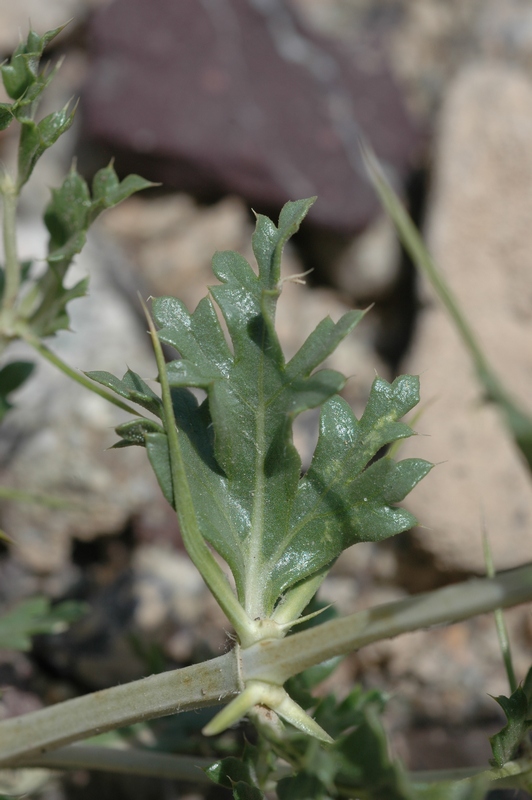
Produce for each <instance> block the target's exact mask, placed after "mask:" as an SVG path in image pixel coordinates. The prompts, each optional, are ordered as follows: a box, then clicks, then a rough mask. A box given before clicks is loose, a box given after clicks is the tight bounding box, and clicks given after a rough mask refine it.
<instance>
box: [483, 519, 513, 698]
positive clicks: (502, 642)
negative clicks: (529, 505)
mask: <svg viewBox="0 0 532 800" xmlns="http://www.w3.org/2000/svg"><path fill="white" fill-rule="evenodd" d="M482 545H483V550H484V562H485V564H486V575H487V576H488V578H494V577H495V566H494V564H493V556H492V552H491V547H490V543H489V539H488V534H487V531H486V529H485V527H484V530H483V531H482ZM493 615H494V617H495V627H496V629H497V638H498V639H499V647H500V648H501V653H502V660H503V661H504V667H505V669H506V675H507V677H508V684H509V686H510V694H513V693H514V692H515V690H516V689H517V680H516V678H515V670H514V665H513V660H512V651H511V649H510V640H509V638H508V631H507V629H506V623H505V621H504V614H503V612H502V608H496V609H495V610H494V612H493Z"/></svg>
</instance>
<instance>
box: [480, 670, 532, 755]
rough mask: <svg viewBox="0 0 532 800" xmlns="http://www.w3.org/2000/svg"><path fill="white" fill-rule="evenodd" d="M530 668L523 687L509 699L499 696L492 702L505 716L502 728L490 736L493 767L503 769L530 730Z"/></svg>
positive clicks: (531, 717) (531, 703)
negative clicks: (504, 723) (494, 702)
mask: <svg viewBox="0 0 532 800" xmlns="http://www.w3.org/2000/svg"><path fill="white" fill-rule="evenodd" d="M531 683H532V668H531V669H530V670H529V672H528V675H527V678H526V680H525V684H524V686H519V687H518V688H517V689H516V690H515V692H513V693H512V694H511V696H510V697H504V695H500V696H499V697H495V698H494V700H495V701H496V702H497V703H498V704H499V705H500V707H501V708H502V710H503V711H504V714H505V716H506V720H507V723H506V725H505V726H504V728H503V729H502V730H501V731H499V732H498V733H496V734H494V736H490V744H491V750H492V753H493V758H492V760H491V762H492V764H493V765H494V766H495V767H499V768H500V767H503V766H504V765H505V764H506V762H507V761H511V760H512V759H513V758H515V756H516V755H517V753H518V751H519V748H520V747H521V745H522V743H523V741H524V740H525V738H526V737H527V736H528V732H529V731H530V729H531V728H532V692H531V691H530V688H531Z"/></svg>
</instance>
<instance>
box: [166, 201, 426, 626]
mask: <svg viewBox="0 0 532 800" xmlns="http://www.w3.org/2000/svg"><path fill="white" fill-rule="evenodd" d="M311 202H312V201H300V202H298V203H288V204H287V205H286V206H285V208H284V209H283V211H282V213H281V216H280V221H279V227H278V228H277V227H275V225H274V224H273V223H272V222H271V221H270V220H269V219H267V218H266V217H262V216H259V217H258V219H257V229H256V232H255V234H254V237H253V247H254V252H255V256H256V258H257V262H258V265H259V273H258V275H256V274H255V273H254V272H253V270H252V269H251V267H250V265H249V264H248V263H247V261H245V259H244V258H242V256H240V255H238V254H236V253H231V252H222V253H217V254H216V255H215V257H214V259H213V271H214V273H215V275H216V277H217V278H218V279H219V280H220V281H221V284H222V285H221V286H214V287H211V295H212V296H213V298H214V300H215V301H216V303H217V304H218V306H219V307H220V309H221V311H222V314H223V316H224V318H225V321H226V324H227V328H228V331H229V335H230V339H231V345H232V348H230V347H229V345H228V344H227V342H226V340H225V337H224V334H223V332H222V329H221V327H220V324H219V321H218V318H217V315H216V312H215V310H214V306H213V303H212V301H211V299H209V298H204V299H203V300H202V301H201V302H200V303H199V305H198V307H197V308H196V311H195V312H194V313H193V314H189V313H188V311H187V310H186V308H185V307H184V305H183V304H182V303H181V302H180V301H179V300H176V299H174V298H170V297H167V298H160V299H158V300H155V301H154V303H153V313H154V317H155V320H156V322H157V324H158V325H159V326H160V327H161V330H160V331H159V337H160V339H161V341H163V342H164V343H166V344H168V345H171V346H173V347H174V348H175V349H176V350H177V351H178V352H179V354H180V356H181V358H180V360H178V361H174V362H171V363H170V364H169V365H168V366H167V374H168V380H169V382H170V385H171V386H172V387H174V391H176V390H178V389H179V390H180V391H181V395H180V396H179V397H180V399H179V403H178V404H177V406H176V407H175V414H176V420H177V424H178V428H179V429H180V441H181V447H182V448H183V457H184V461H185V463H186V464H187V469H188V472H189V482H190V486H191V491H192V494H193V499H194V505H195V509H196V513H197V515H198V522H199V525H200V529H201V531H202V533H203V535H204V536H205V538H206V539H207V541H208V542H209V543H210V544H211V545H212V546H213V547H214V548H215V549H216V550H217V551H218V552H219V553H220V554H221V555H222V556H223V557H224V558H225V560H226V561H227V562H228V564H229V566H230V567H231V570H232V572H233V574H234V577H235V582H236V585H237V590H238V595H239V599H240V601H241V602H242V603H243V604H244V605H245V607H246V610H247V611H248V613H249V614H250V615H251V616H253V617H256V616H263V615H268V614H270V613H271V612H272V610H273V608H274V606H275V603H276V602H277V600H278V598H279V597H280V595H281V594H282V593H283V592H284V591H285V590H286V589H288V588H289V587H290V586H293V585H294V584H295V583H297V582H298V581H301V580H302V579H304V578H305V577H307V576H309V575H311V574H313V573H314V572H316V571H317V570H319V569H320V568H321V567H324V566H325V565H327V564H329V563H330V562H331V561H333V560H334V559H335V558H337V556H338V555H339V554H340V553H341V551H342V550H343V549H344V548H345V547H348V546H349V545H350V544H353V543H354V542H356V541H364V540H374V541H375V540H379V539H382V538H385V537H387V536H390V535H392V534H394V533H397V532H399V531H402V530H405V529H407V528H409V527H411V526H412V525H413V524H414V522H415V520H414V518H413V517H412V515H410V514H409V513H408V512H406V511H403V510H401V509H397V508H395V507H393V506H392V504H393V503H395V502H397V501H398V500H399V499H402V498H403V497H404V495H405V494H406V493H407V492H408V491H409V490H410V489H411V488H412V487H413V486H414V485H415V484H416V483H417V481H418V480H420V479H421V477H423V475H425V474H426V473H427V471H428V470H429V468H430V466H429V465H428V464H426V462H422V461H417V460H415V461H414V460H411V461H407V462H403V463H402V464H399V465H396V464H395V463H394V462H392V461H390V460H386V461H383V462H382V463H378V464H375V465H373V466H371V467H369V468H368V467H367V464H368V462H369V461H370V460H371V459H373V458H374V456H375V455H376V453H377V452H378V450H379V449H380V448H382V447H383V446H384V445H386V444H388V443H390V442H392V441H394V440H395V439H397V438H401V437H405V436H410V435H411V434H412V431H411V429H410V428H409V427H408V426H407V425H404V424H402V423H400V422H399V419H400V417H402V416H403V414H405V413H406V412H407V411H409V410H410V409H411V408H412V407H413V406H414V405H415V403H416V402H417V401H418V382H417V379H416V378H412V377H406V378H401V379H398V380H397V381H396V382H394V384H392V385H389V384H387V383H386V381H383V380H380V379H378V380H377V381H376V382H375V384H374V387H373V390H372V394H371V398H370V402H369V404H368V409H367V411H366V413H365V414H364V416H363V418H362V420H361V421H360V423H357V421H356V420H355V419H354V417H353V415H352V412H351V411H350V409H349V407H348V406H347V404H345V403H344V401H342V400H340V399H339V398H334V396H335V395H336V393H337V392H338V391H339V390H340V389H341V388H342V387H343V385H344V383H345V379H344V377H343V376H342V375H340V374H339V373H337V372H333V371H330V370H321V371H318V372H316V371H315V370H316V368H317V367H318V366H319V365H320V363H321V362H322V361H323V360H324V359H325V358H326V357H327V356H328V355H329V354H330V353H331V352H332V351H333V350H334V349H335V348H336V347H337V345H338V344H339V343H340V341H341V340H342V339H343V338H344V337H345V336H346V335H347V334H348V333H349V332H350V331H351V330H352V329H353V328H354V327H355V326H356V324H357V323H358V322H359V321H360V319H361V318H362V316H363V314H364V312H360V311H351V312H349V313H348V314H346V315H345V316H344V317H343V318H342V319H341V320H340V321H339V322H337V323H333V322H332V321H331V320H330V319H326V320H323V321H322V322H321V323H320V324H319V325H318V327H317V328H316V330H315V331H314V332H313V333H312V334H311V335H310V337H309V338H308V339H307V341H306V342H305V344H303V346H302V347H301V349H300V350H299V352H298V353H296V355H295V356H294V357H293V358H292V359H291V361H290V362H288V363H285V360H284V356H283V353H282V350H281V347H280V344H279V340H278V338H277V334H276V332H275V326H274V321H275V307H276V302H277V299H278V297H279V295H280V291H281V284H280V282H279V276H280V258H281V251H282V247H283V245H284V243H285V242H286V240H287V238H288V237H289V236H290V235H291V234H292V233H293V232H295V230H297V227H298V226H299V223H300V222H301V220H302V218H303V216H304V215H305V214H306V212H307V210H308V208H309V206H310V204H311ZM186 387H197V388H202V389H204V390H205V391H206V392H207V395H208V399H207V401H205V402H204V403H202V404H201V405H198V403H197V401H196V400H195V398H193V397H192V395H191V394H190V392H189V391H188V389H187V388H186ZM332 398H334V399H332ZM322 404H325V407H324V412H323V415H322V427H321V434H320V441H319V443H318V447H317V450H316V454H315V458H314V461H313V464H312V467H311V469H310V471H309V474H308V475H307V476H306V478H304V479H303V480H302V481H301V480H300V471H301V462H300V459H299V456H298V454H297V451H296V450H295V448H294V445H293V443H292V423H293V420H294V418H295V417H296V416H297V415H298V414H299V413H301V412H302V411H305V410H307V409H310V408H315V407H317V406H320V405H322ZM265 576H267V580H266V579H265Z"/></svg>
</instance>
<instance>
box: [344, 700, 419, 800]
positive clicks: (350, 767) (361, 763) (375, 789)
mask: <svg viewBox="0 0 532 800" xmlns="http://www.w3.org/2000/svg"><path fill="white" fill-rule="evenodd" d="M333 751H334V753H335V755H337V757H339V763H340V765H341V767H340V773H339V776H338V782H339V783H342V782H343V779H345V781H346V782H347V783H349V785H355V786H360V787H363V788H364V793H365V794H369V795H370V796H371V798H372V800H413V797H414V795H413V793H412V790H411V788H410V786H409V784H408V780H407V778H406V774H405V772H404V770H403V768H402V765H401V764H400V762H399V761H397V760H393V759H391V758H390V755H389V753H388V742H387V739H386V734H385V731H384V728H383V727H382V723H381V721H380V719H379V715H378V712H377V710H376V709H375V708H373V707H372V706H368V707H367V708H366V709H365V711H364V720H363V722H362V723H361V724H360V725H359V726H358V727H357V728H355V730H354V731H352V733H350V734H348V735H347V736H345V737H343V738H342V739H340V740H339V741H337V742H335V744H334V745H333Z"/></svg>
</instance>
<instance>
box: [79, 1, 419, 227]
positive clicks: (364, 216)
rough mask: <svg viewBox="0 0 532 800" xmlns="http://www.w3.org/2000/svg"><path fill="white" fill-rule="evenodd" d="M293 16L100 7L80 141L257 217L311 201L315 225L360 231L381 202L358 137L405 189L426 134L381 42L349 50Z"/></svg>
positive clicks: (255, 10) (231, 8)
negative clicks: (238, 201)
mask: <svg viewBox="0 0 532 800" xmlns="http://www.w3.org/2000/svg"><path fill="white" fill-rule="evenodd" d="M290 9H291V7H290V5H289V3H286V2H284V1H283V0H276V2H273V3H268V4H264V3H258V2H256V0H223V2H220V3H212V2H210V3H197V2H195V0H182V2H180V3H178V4H177V3H175V2H173V0H158V1H157V3H156V5H155V6H154V5H153V4H152V5H149V6H148V5H146V3H145V2H144V0H117V2H114V3H113V4H112V5H110V6H108V7H105V8H104V9H102V10H101V11H100V12H99V13H97V14H96V15H95V18H94V22H93V25H92V27H91V32H90V44H91V49H92V54H93V63H92V67H91V70H90V76H89V80H88V85H87V89H86V92H85V95H84V98H83V110H84V114H85V119H86V125H87V130H88V133H89V134H90V136H91V137H93V138H94V139H96V140H97V141H99V142H101V143H103V144H105V145H106V146H108V147H109V148H110V149H111V150H112V151H113V153H114V154H115V155H116V156H117V164H118V165H119V166H122V167H123V168H125V169H127V170H128V171H132V168H134V171H139V172H142V173H143V174H144V175H146V176H147V177H149V178H151V179H154V180H160V181H162V182H163V183H164V184H165V185H166V186H173V187H175V188H178V189H180V190H184V191H190V192H193V193H196V194H197V195H198V196H202V197H206V198H212V197H217V196H220V195H222V194H226V193H237V194H240V195H241V196H242V197H244V198H245V199H246V202H247V203H249V204H251V205H252V206H255V205H257V206H260V207H261V209H272V208H273V209H275V208H280V206H281V205H282V204H283V203H284V202H285V201H286V200H287V199H296V198H299V197H308V196H311V195H314V194H317V195H318V196H319V198H320V199H319V203H317V204H316V206H315V207H314V209H313V210H312V211H311V213H310V219H311V220H313V221H314V222H315V223H317V224H320V225H322V226H323V227H326V228H329V229H333V230H340V231H356V230H358V229H360V228H361V227H363V226H364V225H365V224H366V223H367V222H368V220H369V219H370V218H371V217H372V216H373V215H374V213H375V211H376V209H377V207H378V204H377V202H376V199H375V195H374V192H373V190H372V189H371V187H370V186H369V184H368V183H367V181H366V179H365V177H364V170H363V167H362V164H361V160H360V153H359V145H358V136H359V134H360V133H361V132H362V133H363V134H364V135H365V136H366V137H367V138H368V139H369V140H370V141H371V142H372V144H373V146H374V148H375V149H376V151H377V153H378V154H379V155H380V157H381V158H382V159H383V160H384V161H385V162H386V163H387V164H388V166H389V168H390V169H391V170H392V171H393V172H394V173H395V175H396V177H397V179H398V182H399V183H400V182H401V179H402V177H403V176H404V174H405V171H407V170H408V168H409V167H410V165H411V162H412V160H413V159H415V158H416V155H417V154H419V147H420V137H419V135H418V133H417V131H416V130H415V128H414V126H413V124H412V123H411V121H410V120H409V118H408V115H407V113H406V111H405V109H404V106H403V103H402V99H401V95H400V92H399V90H398V89H397V87H396V85H395V84H394V82H393V80H392V78H391V76H390V73H389V71H388V70H387V68H386V67H385V65H384V56H383V52H382V50H381V49H380V48H379V46H378V43H377V42H374V43H373V44H374V46H373V48H372V49H371V53H368V50H367V49H365V50H363V51H360V52H355V53H353V52H351V53H347V51H346V50H345V49H344V48H342V47H341V46H340V44H338V43H337V42H334V41H333V40H327V39H325V38H323V37H320V36H318V35H317V34H315V33H310V32H309V31H307V30H305V29H304V28H303V27H302V26H301V25H300V23H299V22H298V18H297V17H296V16H294V15H293V14H292V12H291V10H290ZM367 33H368V38H371V31H368V32H367ZM369 56H371V57H369Z"/></svg>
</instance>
